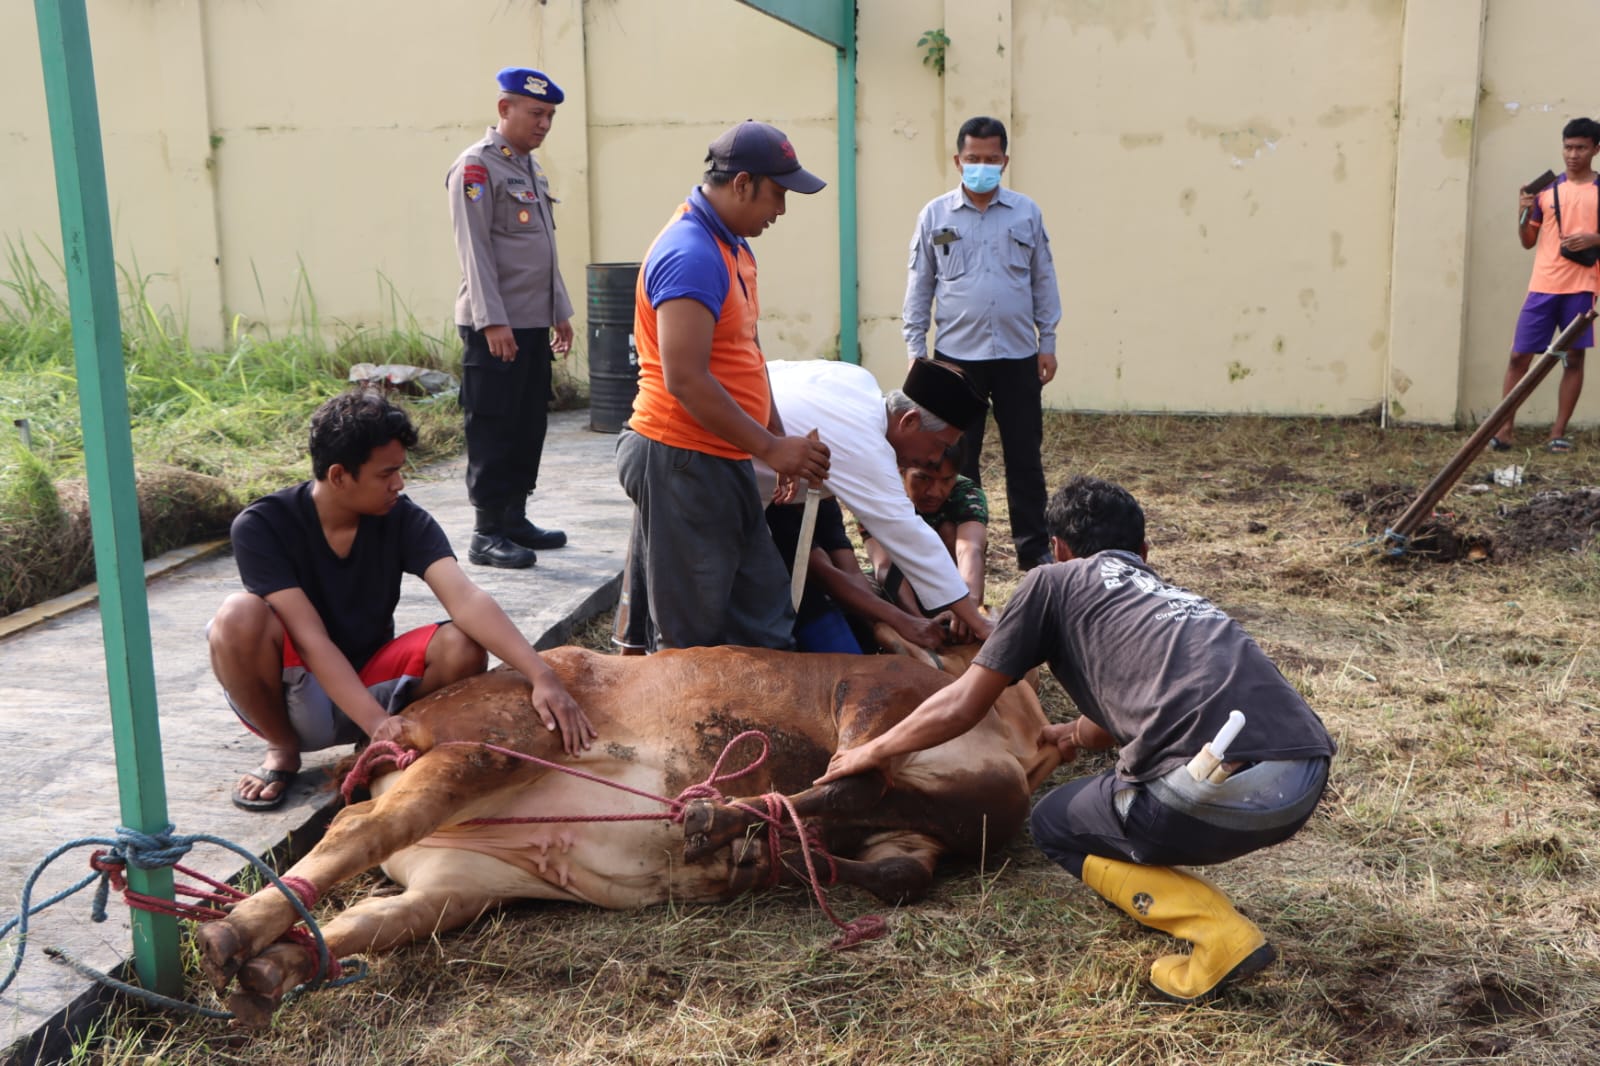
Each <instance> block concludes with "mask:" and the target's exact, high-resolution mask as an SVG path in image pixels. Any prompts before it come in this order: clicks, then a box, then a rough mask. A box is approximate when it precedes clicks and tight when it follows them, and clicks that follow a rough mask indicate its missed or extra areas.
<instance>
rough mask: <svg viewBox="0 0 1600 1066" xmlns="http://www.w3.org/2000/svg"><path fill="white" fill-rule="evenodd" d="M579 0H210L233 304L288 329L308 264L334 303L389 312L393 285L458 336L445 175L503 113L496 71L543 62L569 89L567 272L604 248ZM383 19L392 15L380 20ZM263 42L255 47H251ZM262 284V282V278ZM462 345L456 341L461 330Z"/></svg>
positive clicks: (550, 166) (564, 128) (564, 185)
mask: <svg viewBox="0 0 1600 1066" xmlns="http://www.w3.org/2000/svg"><path fill="white" fill-rule="evenodd" d="M582 9H583V5H582V3H581V2H580V0H551V2H549V3H540V2H537V0H505V2H501V3H495V4H490V5H480V6H477V7H475V8H473V9H471V12H472V14H473V16H474V17H471V18H464V17H459V16H460V15H462V14H465V13H467V12H468V9H467V8H465V7H462V8H459V9H456V11H457V17H441V11H443V10H444V9H442V8H441V7H440V6H439V5H436V4H430V3H389V4H383V5H379V6H374V5H370V4H358V3H340V4H329V3H324V2H321V0H274V2H273V3H271V4H240V3H232V2H227V0H213V2H211V3H208V4H207V5H206V17H205V34H206V38H205V39H206V47H205V53H206V55H207V56H210V57H224V56H225V57H227V58H226V61H225V62H221V61H217V60H215V59H213V60H212V61H211V62H210V67H209V74H208V79H207V84H208V89H209V95H210V99H211V113H212V126H213V133H214V135H215V142H216V150H215V158H216V175H217V183H216V184H217V202H218V208H217V210H218V215H219V217H220V218H221V219H222V220H223V221H222V227H221V229H222V234H221V245H222V255H223V262H224V304H225V308H226V311H227V312H228V314H229V315H230V316H231V315H234V314H241V313H242V314H244V315H245V316H247V317H249V318H252V319H259V320H262V321H264V322H265V323H267V324H268V325H271V326H273V327H275V328H283V326H284V325H285V323H286V321H287V319H288V318H289V316H290V314H291V310H292V309H295V310H298V309H299V308H302V307H303V304H300V305H298V306H297V305H296V303H295V299H296V286H297V285H298V284H299V281H300V276H301V271H302V269H303V270H304V273H305V277H306V278H307V280H308V283H309V286H310V289H311V291H312V292H313V293H314V294H315V297H316V301H317V306H318V310H319V313H320V314H321V315H322V316H323V317H324V318H325V319H328V320H337V321H339V322H341V323H343V324H345V325H348V326H359V325H371V324H375V323H378V322H381V321H384V320H385V319H386V318H387V317H388V315H389V313H390V307H391V291H390V289H389V286H392V295H393V296H394V297H396V298H397V299H398V301H399V303H400V304H401V305H402V306H403V307H404V308H408V309H409V310H410V312H411V313H413V314H415V315H416V316H417V318H418V320H419V322H420V324H421V325H422V326H423V328H425V329H427V330H429V331H431V332H435V331H436V332H439V333H441V334H445V335H449V334H452V333H453V329H452V328H451V327H452V315H453V310H452V309H453V305H454V300H455V292H456V286H457V284H458V281H459V277H460V274H459V270H458V267H457V264H456V258H455V250H454V246H453V244H452V241H451V235H450V222H449V213H448V212H449V208H448V204H447V201H446V199H445V192H444V178H445V172H446V170H447V169H448V168H449V166H450V163H451V162H452V161H453V160H454V159H455V157H456V156H457V155H458V154H459V153H460V152H461V151H462V150H463V149H465V148H466V147H467V146H468V145H470V144H472V143H473V142H474V141H476V140H478V139H479V138H481V137H482V136H483V133H484V130H485V128H486V127H488V126H491V125H493V124H494V122H495V101H496V98H497V95H498V91H499V90H498V88H497V86H496V85H495V84H494V72H495V71H496V70H498V69H500V68H501V67H505V66H513V65H518V66H521V65H526V66H535V67H538V68H539V69H541V70H543V71H545V73H547V74H549V75H550V76H551V77H552V78H553V79H554V80H555V81H556V82H557V83H558V84H560V85H561V86H562V88H563V90H564V91H565V92H566V94H567V97H566V101H565V102H564V103H563V104H562V105H561V107H560V109H559V110H558V111H557V114H556V121H555V124H554V125H553V127H552V129H551V132H550V135H549V137H548V138H547V140H546V142H545V146H544V147H543V148H542V149H541V150H540V151H539V152H538V153H537V154H538V157H539V160H540V163H541V165H542V166H543V167H544V168H545V170H546V172H547V173H548V175H549V178H550V183H551V192H552V195H553V196H555V197H556V198H558V199H559V200H560V201H561V205H560V207H559V208H557V211H556V224H557V229H558V242H559V252H560V257H561V263H562V267H563V273H564V275H565V277H566V280H567V282H568V285H569V287H572V295H573V299H574V303H575V304H581V302H582V298H583V297H582V278H583V264H584V263H585V261H586V259H587V255H588V243H589V238H588V217H589V209H588V197H587V195H586V192H587V188H586V184H587V177H588V174H587V149H586V144H587V136H586V134H587V130H586V124H585V122H584V112H585V108H586V93H585V78H584V68H583V62H582V56H583V20H582ZM380 15H381V17H380ZM246 42H248V45H247V46H245V43H246ZM258 281H259V284H260V291H259V292H258V290H257V284H258ZM451 343H452V344H453V343H454V341H453V338H452V340H451Z"/></svg>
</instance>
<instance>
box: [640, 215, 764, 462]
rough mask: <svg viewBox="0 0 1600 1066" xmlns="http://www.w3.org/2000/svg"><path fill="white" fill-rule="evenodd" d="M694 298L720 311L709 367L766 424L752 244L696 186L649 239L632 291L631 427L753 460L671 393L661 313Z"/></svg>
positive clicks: (663, 440)
mask: <svg viewBox="0 0 1600 1066" xmlns="http://www.w3.org/2000/svg"><path fill="white" fill-rule="evenodd" d="M684 299H688V300H695V301H697V302H699V303H701V304H703V305H704V306H705V307H706V309H707V310H709V311H710V312H711V313H712V314H713V315H715V316H716V320H717V322H716V327H715V329H714V330H713V332H712V335H711V362H710V370H711V374H712V376H713V377H715V378H716V379H717V381H718V382H719V383H720V384H721V385H722V387H723V388H724V389H726V390H728V395H729V396H731V397H732V398H733V401H734V402H735V403H737V404H738V405H739V406H740V407H741V408H742V409H743V410H744V412H745V413H746V414H748V415H749V416H750V417H751V418H753V419H755V420H756V421H757V422H758V423H760V424H761V425H763V426H764V425H766V424H767V420H768V418H769V416H770V415H771V411H772V392H771V388H770V387H769V386H768V384H767V364H766V359H765V358H764V357H763V356H762V354H761V342H760V338H759V336H758V334H757V329H756V324H757V320H758V319H759V318H760V316H761V301H760V299H759V297H758V295H757V290H756V260H755V256H754V255H753V254H751V251H750V245H749V244H748V243H747V242H746V241H745V240H744V238H742V237H736V236H734V235H733V232H732V231H731V230H729V229H728V227H727V226H726V225H725V224H724V223H723V221H722V219H721V218H719V217H718V216H717V212H716V210H715V209H714V208H712V206H711V204H710V203H709V202H708V201H707V200H706V198H705V196H704V195H703V194H702V193H701V191H700V190H699V189H698V188H696V189H694V191H692V192H691V193H690V194H689V199H688V200H687V201H686V202H685V203H683V204H680V205H679V207H678V209H677V211H676V212H674V213H673V216H672V218H671V219H670V220H669V221H668V222H667V225H666V227H665V228H664V229H662V231H661V233H660V234H659V235H657V237H656V239H655V241H654V242H653V243H652V244H651V245H650V251H649V253H648V255H646V257H645V263H644V269H642V270H640V271H639V283H638V286H637V288H636V289H635V292H634V312H633V335H634V346H635V347H636V348H637V349H638V353H639V392H638V395H636V396H635V397H634V401H633V417H632V418H631V419H629V422H628V425H629V426H630V427H631V428H632V429H633V431H634V432H635V433H638V434H640V435H642V436H645V437H648V438H650V439H651V440H653V441H656V442H657V443H660V444H665V445H668V446H670V447H674V448H686V449H689V450H691V451H697V452H704V453H706V454H708V455H716V456H721V457H722V458H725V459H748V458H750V455H749V453H748V452H745V451H742V450H741V449H739V448H737V447H735V446H734V445H732V444H729V443H728V442H727V441H725V440H723V439H722V438H721V437H719V436H717V435H716V434H715V433H713V432H711V431H710V430H708V429H706V428H705V427H704V426H702V425H701V424H700V423H699V422H698V421H696V420H695V418H694V416H693V415H691V414H689V412H688V411H687V410H685V408H684V406H683V405H682V404H681V403H679V402H678V400H677V399H676V398H675V397H674V396H673V395H672V394H671V393H670V392H668V391H667V385H666V379H665V376H664V374H663V371H662V366H661V342H660V335H659V333H658V331H657V322H656V311H657V309H658V308H659V307H660V306H661V305H662V304H663V303H666V302H667V301H668V300H684Z"/></svg>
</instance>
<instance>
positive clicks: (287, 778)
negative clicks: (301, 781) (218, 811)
mask: <svg viewBox="0 0 1600 1066" xmlns="http://www.w3.org/2000/svg"><path fill="white" fill-rule="evenodd" d="M245 776H246V777H253V778H255V779H256V780H257V781H260V782H261V785H262V787H263V788H265V787H266V786H267V785H278V786H279V788H278V794H277V795H276V796H268V797H266V798H265V799H263V798H261V797H259V796H258V797H256V798H255V799H246V798H245V797H244V796H243V795H242V794H241V793H240V792H239V790H238V788H235V789H234V790H233V805H234V806H235V807H238V808H239V809H240V810H242V811H275V810H277V809H278V808H279V807H282V806H283V801H284V800H285V799H286V798H288V795H289V786H290V785H292V784H294V779H295V778H297V777H299V776H300V771H299V770H269V769H267V768H266V767H265V766H258V767H256V768H255V769H254V770H251V771H250V772H249V773H247V774H245Z"/></svg>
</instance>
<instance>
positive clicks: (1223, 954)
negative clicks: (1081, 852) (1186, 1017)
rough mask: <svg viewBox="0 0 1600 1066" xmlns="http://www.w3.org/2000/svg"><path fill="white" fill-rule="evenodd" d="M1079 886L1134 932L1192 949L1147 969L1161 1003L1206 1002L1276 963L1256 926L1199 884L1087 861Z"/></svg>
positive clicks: (1149, 869) (1212, 888) (1180, 875)
mask: <svg viewBox="0 0 1600 1066" xmlns="http://www.w3.org/2000/svg"><path fill="white" fill-rule="evenodd" d="M1083 883H1084V884H1086V885H1088V886H1089V887H1090V888H1092V889H1094V890H1095V891H1096V892H1098V893H1100V895H1102V896H1104V897H1105V898H1106V899H1107V900H1108V901H1109V902H1110V903H1111V904H1112V905H1113V906H1115V907H1116V908H1117V909H1118V910H1120V911H1122V912H1123V913H1124V914H1126V915H1127V916H1128V917H1130V918H1132V919H1133V920H1134V921H1136V922H1139V923H1140V924H1141V925H1148V926H1150V927H1151V928H1152V929H1159V930H1161V931H1162V932H1164V933H1170V934H1171V935H1172V936H1175V937H1178V938H1179V939H1182V940H1187V941H1189V942H1190V943H1191V944H1193V945H1194V948H1193V950H1192V951H1190V953H1189V954H1187V955H1163V956H1162V957H1161V958H1159V959H1157V960H1156V961H1155V962H1154V963H1153V964H1152V965H1151V967H1150V983H1151V984H1152V985H1154V986H1155V988H1156V991H1157V992H1160V993H1161V994H1162V995H1164V996H1166V997H1167V998H1168V999H1173V1000H1176V1001H1178V1002H1179V1003H1193V1002H1195V1001H1196V1000H1201V999H1205V998H1206V997H1208V996H1209V995H1211V993H1213V992H1215V991H1216V990H1217V989H1219V988H1221V987H1222V986H1223V985H1225V984H1228V983H1230V982H1233V981H1237V980H1239V979H1241V978H1244V977H1248V976H1250V975H1251V974H1253V973H1256V972H1258V971H1260V970H1262V969H1265V968H1266V967H1267V966H1268V965H1270V964H1271V962H1272V960H1273V959H1275V958H1277V957H1278V953H1277V952H1276V951H1274V950H1273V948H1272V945H1271V944H1269V943H1267V938H1266V937H1265V936H1264V935H1262V932H1261V930H1260V929H1258V928H1256V925H1255V923H1254V922H1252V921H1250V919H1248V918H1246V917H1245V916H1244V915H1242V914H1240V913H1239V912H1238V911H1236V910H1234V909H1233V904H1232V903H1229V902H1228V897H1227V896H1225V895H1223V894H1222V890H1221V889H1219V888H1217V886H1216V885H1213V884H1212V883H1211V882H1210V881H1207V880H1206V879H1205V878H1203V877H1197V876H1195V875H1193V874H1188V873H1184V872H1182V871H1180V870H1174V869H1172V868H1171V867H1168V866H1140V865H1138V864H1137V863H1131V862H1121V861H1118V860H1116V859H1103V858H1101V857H1100V856H1098V855H1090V856H1089V857H1088V858H1086V859H1084V861H1083Z"/></svg>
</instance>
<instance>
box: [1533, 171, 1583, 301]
mask: <svg viewBox="0 0 1600 1066" xmlns="http://www.w3.org/2000/svg"><path fill="white" fill-rule="evenodd" d="M1557 196H1559V197H1560V198H1561V225H1560V227H1559V230H1558V227H1557V226H1556V197H1557ZM1528 221H1530V222H1533V223H1535V224H1536V225H1538V227H1539V236H1538V238H1537V239H1536V240H1535V242H1534V246H1533V248H1534V252H1533V276H1532V277H1530V278H1529V279H1528V291H1529V292H1542V293H1550V294H1552V295H1559V294H1562V293H1572V292H1594V291H1595V290H1596V288H1597V282H1600V265H1596V266H1584V265H1583V264H1582V263H1574V262H1573V261H1572V260H1570V259H1568V258H1566V257H1565V256H1563V255H1562V254H1561V237H1562V235H1563V234H1568V233H1600V178H1597V179H1596V180H1595V182H1594V183H1593V184H1589V185H1573V184H1572V183H1571V182H1569V181H1567V176H1566V175H1565V174H1563V175H1561V176H1560V177H1559V178H1557V179H1556V183H1555V184H1554V185H1552V186H1550V187H1549V188H1548V189H1545V190H1544V191H1543V192H1541V193H1539V195H1538V197H1537V198H1536V199H1535V201H1534V205H1533V210H1532V211H1530V212H1529V213H1528Z"/></svg>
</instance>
